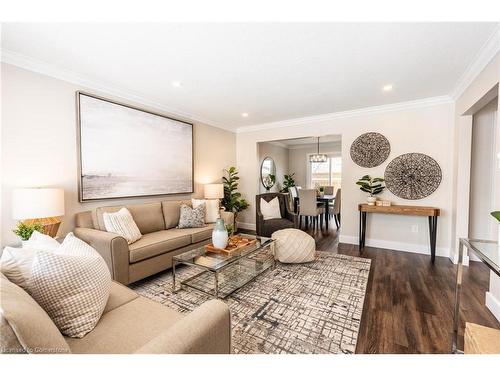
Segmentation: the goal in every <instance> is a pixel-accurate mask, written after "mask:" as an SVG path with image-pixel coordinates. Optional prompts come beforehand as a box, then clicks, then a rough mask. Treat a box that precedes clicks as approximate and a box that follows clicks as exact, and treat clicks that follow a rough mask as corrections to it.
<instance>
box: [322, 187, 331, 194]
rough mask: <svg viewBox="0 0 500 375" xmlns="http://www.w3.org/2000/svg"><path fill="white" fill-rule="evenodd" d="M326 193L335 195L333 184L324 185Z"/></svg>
mask: <svg viewBox="0 0 500 375" xmlns="http://www.w3.org/2000/svg"><path fill="white" fill-rule="evenodd" d="M324 188H325V195H333V186H324Z"/></svg>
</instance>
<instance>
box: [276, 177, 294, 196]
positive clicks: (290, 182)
mask: <svg viewBox="0 0 500 375" xmlns="http://www.w3.org/2000/svg"><path fill="white" fill-rule="evenodd" d="M294 175H295V173H290V174H286V175H285V177H284V180H283V189H281V191H280V192H281V193H289V192H290V188H291V187H294V186H295V180H294V178H293V176H294Z"/></svg>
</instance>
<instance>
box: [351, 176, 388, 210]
mask: <svg viewBox="0 0 500 375" xmlns="http://www.w3.org/2000/svg"><path fill="white" fill-rule="evenodd" d="M383 182H384V179H383V178H381V177H375V178H371V177H370V176H369V175H365V176H363V177H361V178H360V179H359V180H358V182H356V185H359V189H360V190H361V191H363V192H365V193H368V197H367V198H366V201H367V202H368V204H369V205H370V206H373V205H374V204H375V201H376V200H377V198H376V197H375V195H377V194H380V193H381V192H383V191H384V189H385V185H384V184H383Z"/></svg>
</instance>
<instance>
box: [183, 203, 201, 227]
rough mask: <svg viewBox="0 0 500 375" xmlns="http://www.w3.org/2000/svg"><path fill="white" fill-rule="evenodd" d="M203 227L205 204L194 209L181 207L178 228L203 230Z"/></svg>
mask: <svg viewBox="0 0 500 375" xmlns="http://www.w3.org/2000/svg"><path fill="white" fill-rule="evenodd" d="M204 226H205V203H202V204H200V205H199V206H198V207H196V208H191V207H189V206H188V205H187V204H182V205H181V213H180V218H179V226H178V228H181V229H182V228H203V227H204Z"/></svg>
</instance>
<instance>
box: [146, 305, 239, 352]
mask: <svg viewBox="0 0 500 375" xmlns="http://www.w3.org/2000/svg"><path fill="white" fill-rule="evenodd" d="M136 353H137V354H230V353H231V316H230V312H229V308H228V307H227V305H226V304H225V303H224V302H221V301H219V300H215V299H214V300H210V301H208V302H205V303H204V304H202V305H201V306H200V307H198V308H196V309H195V310H193V311H192V312H191V313H190V314H188V315H186V316H185V317H184V318H182V319H181V320H179V321H178V322H177V323H175V324H174V325H173V326H172V327H170V328H168V329H167V330H166V331H164V332H163V333H161V334H160V335H158V336H156V337H155V338H154V339H152V340H151V341H149V342H148V343H146V344H145V345H144V346H143V347H142V348H140V349H139V350H138V351H136Z"/></svg>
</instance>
